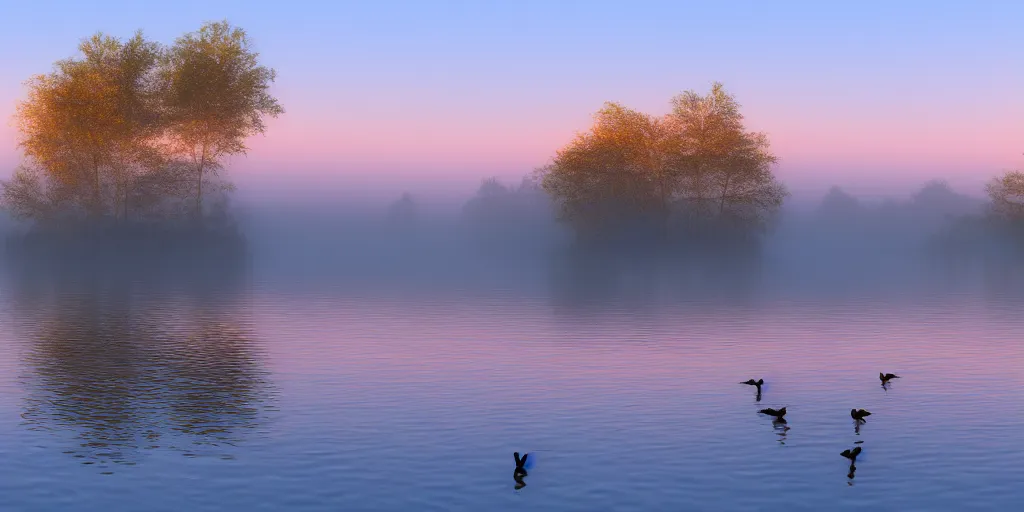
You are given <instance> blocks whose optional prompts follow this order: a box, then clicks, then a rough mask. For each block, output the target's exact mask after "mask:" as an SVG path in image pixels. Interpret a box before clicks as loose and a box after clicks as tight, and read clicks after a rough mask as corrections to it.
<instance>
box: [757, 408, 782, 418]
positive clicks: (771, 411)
mask: <svg viewBox="0 0 1024 512" xmlns="http://www.w3.org/2000/svg"><path fill="white" fill-rule="evenodd" d="M757 412H759V413H761V414H767V415H768V416H775V417H776V418H780V419H781V418H782V417H783V416H785V415H786V408H785V407H783V408H782V409H772V408H771V407H769V408H767V409H761V410H760V411H757Z"/></svg>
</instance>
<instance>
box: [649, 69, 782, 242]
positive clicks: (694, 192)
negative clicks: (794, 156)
mask: <svg viewBox="0 0 1024 512" xmlns="http://www.w3.org/2000/svg"><path fill="white" fill-rule="evenodd" d="M667 124H668V126H669V127H670V130H671V132H672V137H673V139H674V140H675V141H677V142H676V143H677V144H679V147H677V148H676V151H675V152H674V154H673V155H672V156H671V160H672V164H673V165H674V166H676V167H678V168H679V169H680V172H679V174H680V175H681V176H682V177H683V180H684V183H683V186H682V196H683V201H685V203H686V204H687V205H688V206H689V208H688V210H689V211H690V213H693V214H696V215H697V216H698V217H708V216H718V217H720V218H721V217H729V218H731V219H732V220H738V221H740V222H742V223H744V224H748V225H757V224H763V223H764V222H765V221H766V220H767V219H768V217H769V216H770V215H771V214H773V213H775V212H776V211H777V210H778V209H779V208H780V207H781V206H782V202H783V200H784V199H785V198H786V195H787V192H786V190H785V187H783V185H782V184H781V183H779V182H778V181H777V180H776V179H775V176H774V175H773V174H772V172H771V166H772V165H774V164H775V163H777V162H778V159H777V158H776V157H775V156H774V155H773V154H772V153H771V152H770V151H769V146H770V144H769V142H768V136H767V135H765V134H763V133H756V132H747V131H746V129H745V127H744V125H743V114H741V113H740V105H739V104H738V103H737V102H736V99H735V98H734V97H733V96H732V95H731V94H729V93H727V92H726V91H725V88H724V86H723V85H722V84H720V83H717V82H716V83H715V84H713V85H712V87H711V91H710V92H709V93H708V94H706V95H700V94H698V93H696V92H694V91H686V92H684V93H683V94H680V95H678V96H676V97H675V98H673V99H672V112H671V113H670V114H669V115H668V116H667Z"/></svg>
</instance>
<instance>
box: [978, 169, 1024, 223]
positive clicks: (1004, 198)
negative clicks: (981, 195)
mask: <svg viewBox="0 0 1024 512" xmlns="http://www.w3.org/2000/svg"><path fill="white" fill-rule="evenodd" d="M985 190H986V192H988V197H989V199H990V200H991V201H992V204H991V209H992V213H993V214H994V215H996V216H998V217H1002V218H1005V219H1008V220H1022V219H1024V172H1021V171H1009V172H1007V173H1005V174H1003V175H1002V176H997V177H995V178H993V179H992V180H991V181H989V183H988V185H987V186H986V187H985Z"/></svg>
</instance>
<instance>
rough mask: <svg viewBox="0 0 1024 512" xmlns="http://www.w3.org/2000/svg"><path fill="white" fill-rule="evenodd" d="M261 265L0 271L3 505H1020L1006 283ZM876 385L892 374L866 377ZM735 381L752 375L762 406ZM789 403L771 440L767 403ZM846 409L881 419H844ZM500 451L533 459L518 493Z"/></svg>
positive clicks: (1022, 491)
mask: <svg viewBox="0 0 1024 512" xmlns="http://www.w3.org/2000/svg"><path fill="white" fill-rule="evenodd" d="M257 260H258V259H257ZM271 268H276V267H274V266H273V265H270V264H266V265H264V266H262V267H261V266H260V264H256V265H254V266H253V268H250V269H249V270H247V271H246V272H244V273H242V274H240V275H241V277H240V278H239V279H236V280H225V281H224V282H220V281H218V280H216V279H213V280H210V279H204V280H202V282H200V283H198V284H196V283H191V284H190V283H188V282H186V281H187V280H175V279H170V280H165V281H161V282H158V283H154V282H148V281H146V280H145V279H141V280H140V279H104V278H102V277H95V276H85V275H82V276H77V277H76V276H52V275H51V276H49V277H46V278H36V277H33V276H27V277H26V276H20V277H19V276H18V275H17V273H14V274H13V277H12V275H10V274H9V275H8V277H7V278H6V279H5V281H3V287H2V288H0V318H2V323H0V460H2V461H3V462H4V463H3V464H2V465H0V509H3V510H34V511H45V510H81V511H91V510H115V511H116V510H153V511H158V510H200V511H202V510H292V511H298V510H368V511H369V510H453V511H480V510H524V511H525V510H530V511H537V510H542V511H543V510H581V511H596V510H624V511H625V510H852V509H865V508H869V507H870V508H872V509H874V510H963V509H971V510H1007V509H1011V508H1015V506H1016V505H1018V504H1019V503H1020V501H1021V500H1022V499H1024V487H1022V486H1021V485H1020V484H1021V482H1022V479H1024V466H1022V465H1021V461H1024V443H1022V442H1021V441H1020V432H1021V430H1022V427H1024V394H1022V393H1021V390H1022V386H1024V350H1022V349H1021V338H1022V335H1024V315H1021V311H1022V308H1021V306H1022V305H1024V300H1021V298H1020V296H1019V295H1018V294H1016V293H1011V292H1007V287H1006V286H1000V279H998V278H996V279H993V278H992V277H991V276H989V278H988V279H987V280H985V279H973V278H964V279H962V280H959V281H956V282H947V281H943V280H941V279H938V278H936V275H935V274H928V275H927V276H924V275H921V276H918V278H919V279H918V278H915V279H910V278H907V279H904V280H898V282H896V283H893V280H891V279H877V280H875V281H873V282H872V283H869V284H865V283H864V282H862V281H861V282H858V279H846V280H845V281H844V282H845V283H846V284H847V285H848V286H845V287H840V286H838V285H836V286H832V285H829V286H828V287H821V286H819V287H815V286H812V285H811V284H809V283H812V282H822V279H824V276H817V277H813V278H811V277H808V278H806V279H804V280H803V281H800V282H798V281H799V280H796V279H791V280H789V284H784V283H786V282H787V281H786V278H784V276H785V275H786V274H785V273H782V272H781V271H780V272H779V273H775V274H772V276H774V277H772V276H762V277H760V278H756V279H758V280H757V282H756V284H754V285H751V286H748V287H746V288H743V287H738V288H736V287H731V288H729V289H727V290H724V291H723V290H720V293H690V294H676V295H673V294H672V293H665V292H664V287H659V286H658V285H656V284H655V281H657V279H656V276H655V277H651V276H647V278H646V279H645V278H637V279H634V280H633V281H629V283H628V284H622V283H624V282H625V281H618V283H619V286H618V287H617V288H614V289H610V288H608V287H602V286H600V283H595V282H594V281H595V280H594V279H583V280H581V281H579V282H575V283H573V282H572V280H571V279H569V280H567V279H556V278H552V277H551V275H550V274H544V273H542V272H538V273H535V274H531V273H527V272H522V271H521V272H519V273H516V272H515V271H514V270H510V271H509V273H508V276H509V277H508V278H507V279H493V280H491V281H487V280H486V279H483V278H480V279H476V278H472V277H470V278H466V279H464V280H463V281H461V282H459V283H457V284H451V285H449V286H443V285H442V284H443V283H444V282H447V281H446V278H445V277H443V276H442V277H436V278H434V280H430V279H429V278H428V277H425V276H426V275H427V273H421V274H417V275H418V276H419V278H420V279H419V280H416V279H413V278H412V277H409V278H408V279H405V280H404V281H403V280H399V281H401V282H405V283H416V284H415V285H412V284H408V285H407V286H405V287H403V286H400V285H396V284H395V283H394V282H391V283H389V284H388V285H387V286H385V285H383V284H381V285H380V286H375V285H374V283H373V282H372V281H367V280H366V279H363V280H357V279H354V278H353V279H349V280H347V281H346V280H343V279H342V280H338V279H335V280H332V279H326V278H324V279H317V276H316V273H315V272H312V273H311V272H306V273H304V274H303V275H304V276H305V277H306V278H303V279H299V278H297V277H295V276H294V275H291V276H284V275H276V273H275V272H276V271H271V270H268V269H271ZM798 270H799V269H795V270H794V269H791V271H792V272H797V271H798ZM806 270H807V272H808V274H806V275H812V274H810V272H811V270H812V269H806ZM485 274H486V272H481V274H480V275H481V276H483V275H485ZM792 275H796V274H792ZM801 275H804V274H801ZM275 276H276V277H275ZM310 276H312V278H310ZM524 276H532V277H524ZM780 276H783V277H780ZM928 276H930V277H928ZM751 279H755V278H751ZM801 282H802V283H803V285H801V284H800V283H801ZM567 283H568V284H567ZM1003 284H1005V283H1003ZM1010 288H1012V287H1010ZM654 290H659V291H657V292H655V291H654ZM837 290H841V291H837ZM1011 291H1012V290H1011ZM882 371H884V372H893V373H897V374H899V375H901V377H902V378H901V379H898V380H895V381H893V383H892V385H891V386H889V388H888V389H884V388H883V387H882V386H881V385H880V382H879V379H878V373H879V372H882ZM748 378H755V379H757V378H764V379H765V381H766V385H765V388H764V392H763V394H762V397H761V400H760V402H758V401H756V399H755V392H754V389H753V388H751V387H749V386H744V385H740V384H739V382H740V381H744V380H747V379H748ZM781 406H786V407H788V415H787V420H788V423H786V424H785V425H781V424H773V422H772V420H771V418H769V417H766V416H764V415H762V414H758V412H757V411H758V410H759V409H761V408H763V407H781ZM851 408H865V409H868V410H869V411H871V412H872V413H873V414H872V416H871V417H870V418H868V420H867V422H866V423H865V424H863V425H861V426H859V427H856V426H855V425H854V422H853V420H852V419H851V418H850V413H849V411H850V409H851ZM858 442H862V443H860V444H855V443H858ZM854 446H861V447H862V448H863V453H862V455H861V456H860V457H859V458H858V460H857V462H856V467H855V471H853V472H852V473H851V468H850V462H849V461H848V460H847V459H845V458H843V457H841V456H840V452H841V451H843V450H845V449H849V448H853V447H854ZM513 451H519V452H530V453H531V454H532V455H531V457H534V458H535V466H534V467H533V468H532V469H531V470H530V471H529V475H528V476H526V477H525V478H524V479H523V481H524V482H525V484H526V485H525V487H521V488H520V489H516V487H517V484H516V481H515V480H514V479H513V469H514V467H515V464H514V461H513V457H512V452H513Z"/></svg>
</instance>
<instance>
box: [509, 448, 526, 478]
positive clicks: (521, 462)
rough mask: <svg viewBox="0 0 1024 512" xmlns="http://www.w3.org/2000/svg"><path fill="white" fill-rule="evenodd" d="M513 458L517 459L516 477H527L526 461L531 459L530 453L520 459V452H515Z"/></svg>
mask: <svg viewBox="0 0 1024 512" xmlns="http://www.w3.org/2000/svg"><path fill="white" fill-rule="evenodd" d="M512 456H513V457H515V458H516V471H515V475H522V476H526V475H527V473H526V459H527V458H529V457H530V454H529V453H524V454H523V456H522V458H520V457H519V452H513V453H512Z"/></svg>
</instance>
